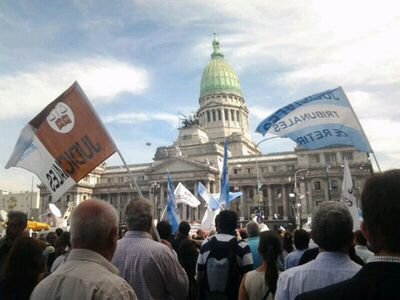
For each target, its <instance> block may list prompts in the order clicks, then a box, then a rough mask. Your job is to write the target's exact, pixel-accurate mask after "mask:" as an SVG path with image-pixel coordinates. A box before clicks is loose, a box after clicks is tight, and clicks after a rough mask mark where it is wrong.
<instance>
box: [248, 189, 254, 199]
mask: <svg viewBox="0 0 400 300" xmlns="http://www.w3.org/2000/svg"><path fill="white" fill-rule="evenodd" d="M249 197H250V198H253V197H254V190H253V189H250V190H249Z"/></svg>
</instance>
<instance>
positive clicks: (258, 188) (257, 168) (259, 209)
mask: <svg viewBox="0 0 400 300" xmlns="http://www.w3.org/2000/svg"><path fill="white" fill-rule="evenodd" d="M278 137H279V136H271V137H267V138H265V139H262V140H261V141H259V142H258V143H257V144H256V150H258V146H259V145H260V144H261V143H264V142H266V141H269V140H272V139H276V138H278ZM258 153H260V151H257V152H256V172H257V185H256V187H257V197H258V211H259V212H261V201H262V196H261V195H260V169H259V167H258Z"/></svg>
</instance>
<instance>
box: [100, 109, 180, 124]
mask: <svg viewBox="0 0 400 300" xmlns="http://www.w3.org/2000/svg"><path fill="white" fill-rule="evenodd" d="M103 121H104V123H119V124H138V123H144V122H151V121H164V122H167V123H169V124H170V125H171V126H173V127H176V125H177V124H178V115H174V114H169V113H162V112H158V113H154V112H152V113H144V112H140V113H136V112H132V113H121V114H116V115H112V116H105V117H104V118H103Z"/></svg>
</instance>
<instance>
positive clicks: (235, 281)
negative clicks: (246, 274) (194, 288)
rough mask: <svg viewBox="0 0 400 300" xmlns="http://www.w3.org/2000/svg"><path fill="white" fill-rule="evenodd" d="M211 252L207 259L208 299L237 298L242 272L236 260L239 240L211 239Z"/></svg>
mask: <svg viewBox="0 0 400 300" xmlns="http://www.w3.org/2000/svg"><path fill="white" fill-rule="evenodd" d="M209 243H210V253H209V254H208V257H207V260H206V274H205V277H206V284H207V299H210V300H211V299H235V300H236V299H237V297H238V292H239V286H240V272H239V266H238V264H237V260H236V248H237V246H238V242H237V240H236V238H232V239H231V240H230V241H229V242H225V243H223V242H219V241H218V240H217V238H216V237H213V238H212V239H211V240H210V241H209Z"/></svg>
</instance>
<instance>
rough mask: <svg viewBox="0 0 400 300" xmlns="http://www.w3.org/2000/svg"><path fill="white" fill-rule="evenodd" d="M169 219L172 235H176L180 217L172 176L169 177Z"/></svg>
mask: <svg viewBox="0 0 400 300" xmlns="http://www.w3.org/2000/svg"><path fill="white" fill-rule="evenodd" d="M167 218H168V222H169V223H170V224H171V227H172V233H173V234H175V233H176V232H177V230H178V227H179V223H180V222H181V219H180V217H179V216H178V214H177V207H176V202H175V195H174V185H173V184H172V180H171V176H169V175H168V177H167Z"/></svg>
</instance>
